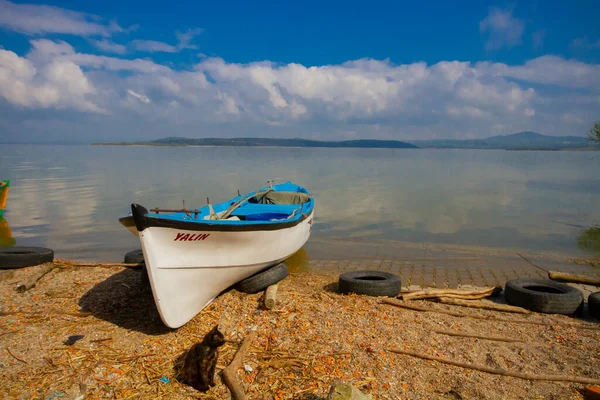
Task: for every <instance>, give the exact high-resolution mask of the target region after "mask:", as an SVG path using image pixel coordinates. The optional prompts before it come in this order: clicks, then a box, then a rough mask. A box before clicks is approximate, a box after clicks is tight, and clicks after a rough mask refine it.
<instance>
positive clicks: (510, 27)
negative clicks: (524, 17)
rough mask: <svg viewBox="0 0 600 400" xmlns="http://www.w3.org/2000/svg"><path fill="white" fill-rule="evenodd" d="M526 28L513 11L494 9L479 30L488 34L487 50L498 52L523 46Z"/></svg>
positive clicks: (482, 22)
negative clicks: (503, 48)
mask: <svg viewBox="0 0 600 400" xmlns="http://www.w3.org/2000/svg"><path fill="white" fill-rule="evenodd" d="M524 29H525V26H524V24H523V22H522V21H521V20H520V19H518V18H515V17H514V16H513V15H512V10H502V9H500V8H497V7H494V8H492V9H491V10H490V12H489V14H488V16H487V17H486V18H485V19H484V20H483V21H481V22H480V23H479V30H480V31H481V33H482V34H487V35H488V39H487V41H486V43H485V49H486V50H498V49H501V48H502V47H509V48H510V47H514V46H516V45H519V44H521V40H522V37H523V31H524Z"/></svg>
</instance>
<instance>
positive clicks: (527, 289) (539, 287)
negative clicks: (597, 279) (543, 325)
mask: <svg viewBox="0 0 600 400" xmlns="http://www.w3.org/2000/svg"><path fill="white" fill-rule="evenodd" d="M504 296H505V297H506V301H507V302H508V303H510V304H512V305H513V306H519V307H523V308H526V309H528V310H531V311H536V312H540V313H546V314H566V315H572V314H574V313H575V312H576V311H577V309H578V308H579V306H580V305H581V304H582V303H583V293H581V291H580V290H579V289H576V288H574V287H572V286H569V285H567V284H564V283H560V282H556V281H552V280H549V279H514V280H511V281H508V282H506V286H505V287H504Z"/></svg>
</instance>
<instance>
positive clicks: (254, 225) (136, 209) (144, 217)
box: [121, 199, 314, 232]
mask: <svg viewBox="0 0 600 400" xmlns="http://www.w3.org/2000/svg"><path fill="white" fill-rule="evenodd" d="M311 202H312V199H311ZM131 208H132V216H131V217H130V218H133V221H134V225H136V227H137V230H138V231H140V232H141V231H143V230H145V229H146V228H169V229H180V230H186V231H220V232H249V231H275V230H280V229H286V228H292V227H294V226H296V225H298V224H300V223H301V222H303V221H304V220H306V219H307V218H309V217H310V216H311V215H312V214H313V211H314V203H313V204H312V207H311V208H310V211H309V212H308V213H304V212H302V213H300V215H299V218H294V219H292V220H280V221H269V222H259V221H257V222H254V221H252V222H248V223H244V224H239V223H238V224H235V225H234V224H224V223H214V221H213V220H190V221H186V220H175V219H167V218H155V217H152V216H151V215H148V213H147V210H146V209H145V208H144V207H143V206H140V205H138V204H132V205H131ZM140 208H142V209H143V210H140ZM125 219H127V217H124V218H123V221H122V222H121V223H122V224H123V225H125V224H124V223H123V222H125ZM125 226H132V225H128V224H127V225H125ZM140 228H142V229H140Z"/></svg>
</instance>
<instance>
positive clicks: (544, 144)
mask: <svg viewBox="0 0 600 400" xmlns="http://www.w3.org/2000/svg"><path fill="white" fill-rule="evenodd" d="M93 144H94V145H123V146H132V145H138V146H139V145H146V146H254V147H256V146H272V147H346V148H386V149H410V148H413V149H414V148H438V149H505V150H560V149H579V148H593V147H594V146H593V145H592V144H591V142H590V141H589V140H588V139H587V138H586V137H582V136H581V137H580V136H546V135H542V134H539V133H536V132H519V133H513V134H512V135H504V136H492V137H489V138H487V139H466V140H453V139H438V140H411V141H406V142H401V141H398V140H343V141H319V140H307V139H270V138H232V139H219V138H203V139H189V138H181V137H168V138H163V139H158V140H153V141H149V142H110V143H93Z"/></svg>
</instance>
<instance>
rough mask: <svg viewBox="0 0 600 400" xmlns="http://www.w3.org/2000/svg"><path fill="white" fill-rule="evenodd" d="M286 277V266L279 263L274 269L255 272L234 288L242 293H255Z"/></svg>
mask: <svg viewBox="0 0 600 400" xmlns="http://www.w3.org/2000/svg"><path fill="white" fill-rule="evenodd" d="M287 276H288V268H287V265H285V263H279V264H277V265H275V266H274V267H271V268H269V269H266V270H263V271H260V272H257V273H256V274H254V275H252V276H250V277H248V278H246V279H244V280H243V281H240V282H238V283H236V284H235V286H234V288H235V289H237V290H239V291H240V292H243V293H257V292H260V291H262V290H265V289H266V288H268V287H269V286H271V285H274V284H276V283H277V282H279V281H281V280H282V279H284V278H285V277H287Z"/></svg>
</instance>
